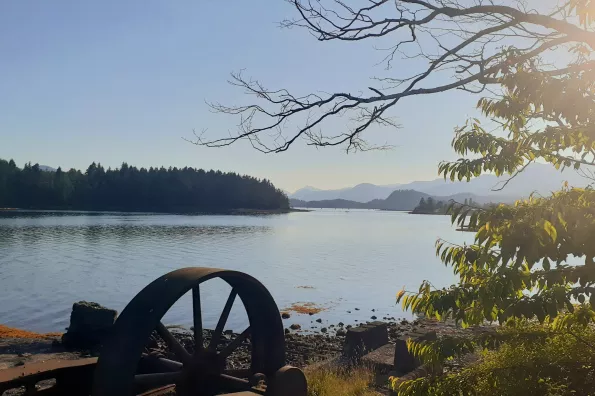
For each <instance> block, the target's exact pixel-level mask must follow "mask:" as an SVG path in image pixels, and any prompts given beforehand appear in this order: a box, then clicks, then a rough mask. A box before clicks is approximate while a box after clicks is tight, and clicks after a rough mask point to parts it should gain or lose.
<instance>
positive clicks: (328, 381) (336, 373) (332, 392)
mask: <svg viewBox="0 0 595 396" xmlns="http://www.w3.org/2000/svg"><path fill="white" fill-rule="evenodd" d="M306 377H307V378H308V396H380V395H381V394H380V393H378V392H376V391H374V389H373V388H372V387H371V386H370V384H373V383H374V373H373V372H372V371H370V370H366V369H363V368H359V369H353V370H340V369H339V370H329V369H315V370H306Z"/></svg>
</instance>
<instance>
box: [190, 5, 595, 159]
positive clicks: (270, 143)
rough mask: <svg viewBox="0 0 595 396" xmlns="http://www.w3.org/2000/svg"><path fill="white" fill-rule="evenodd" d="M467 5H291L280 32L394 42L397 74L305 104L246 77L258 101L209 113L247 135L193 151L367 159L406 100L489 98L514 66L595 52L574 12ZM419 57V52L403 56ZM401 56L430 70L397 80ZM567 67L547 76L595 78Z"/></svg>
mask: <svg viewBox="0 0 595 396" xmlns="http://www.w3.org/2000/svg"><path fill="white" fill-rule="evenodd" d="M463 1H465V0H433V1H429V0H428V1H424V0H395V1H388V0H368V1H366V5H365V6H362V7H354V6H352V5H351V4H348V3H347V2H346V1H343V0H328V1H325V0H287V2H288V3H289V4H291V5H292V6H293V7H294V9H295V10H296V12H297V15H298V16H299V17H298V18H296V19H293V20H285V21H283V22H282V23H281V26H283V27H285V28H303V29H306V30H307V31H309V32H310V33H312V34H314V35H315V36H316V38H317V39H318V40H319V41H332V40H339V41H363V40H372V41H374V40H379V39H381V38H385V37H386V38H392V39H393V40H394V42H395V43H396V44H394V45H393V46H391V47H389V48H386V49H385V51H388V55H386V56H385V57H384V60H383V62H386V65H387V68H386V70H387V72H389V73H391V74H390V75H387V76H380V77H376V78H375V81H376V82H378V83H380V84H381V86H379V87H372V86H371V87H367V91H368V92H371V94H370V95H364V93H363V92H362V93H359V94H352V93H349V92H335V93H330V94H323V93H316V94H314V93H311V94H306V95H301V96H300V95H295V94H293V93H290V92H289V91H288V90H286V89H277V90H269V89H266V88H265V87H264V86H263V84H262V83H260V82H259V81H258V80H253V79H249V78H246V77H244V75H243V73H242V71H240V72H238V73H233V74H232V75H231V80H230V81H229V82H230V84H232V85H234V86H237V87H240V88H241V89H243V90H244V91H245V92H246V93H247V94H248V95H251V96H254V97H255V98H256V100H255V101H254V102H253V103H252V104H248V105H240V106H229V105H224V104H221V103H209V105H210V107H211V109H212V110H213V111H214V112H218V113H224V114H231V115H236V116H238V117H239V123H238V130H237V131H236V133H235V134H233V135H230V136H226V137H222V136H218V137H215V138H208V137H206V135H205V134H200V135H196V136H195V138H196V139H195V140H193V143H195V144H198V145H204V146H207V147H222V146H227V145H230V144H233V143H235V142H236V141H238V140H241V139H248V140H249V141H250V142H251V144H252V145H253V147H255V148H256V149H257V150H260V151H262V152H264V153H272V152H282V151H286V150H288V149H289V147H290V146H291V145H292V144H294V143H295V142H296V141H297V140H298V139H304V140H305V142H306V144H309V145H314V146H318V147H328V146H343V145H345V146H346V150H347V151H348V152H349V151H357V150H367V149H370V148H372V147H373V146H372V145H368V144H367V143H366V141H365V140H364V139H363V137H362V134H363V133H364V132H365V131H366V130H368V129H370V127H372V126H378V127H389V128H395V127H397V124H396V123H395V122H394V121H392V120H391V117H390V115H389V113H390V110H392V109H393V108H394V107H395V106H396V105H397V103H398V102H399V101H400V100H401V99H403V98H406V97H409V96H416V95H428V94H435V93H441V92H447V91H450V90H463V91H466V92H470V93H481V92H484V91H488V92H489V91H490V88H489V87H490V86H495V85H498V84H499V83H500V78H501V76H502V74H503V73H504V72H505V71H507V70H510V69H511V68H514V67H515V65H518V64H522V63H524V62H527V61H533V60H538V59H540V58H541V57H549V58H555V54H556V51H557V50H558V49H559V48H562V47H564V46H567V45H571V44H582V45H587V46H589V47H591V48H595V32H593V31H591V30H590V29H587V28H583V27H581V26H579V25H577V24H575V23H574V21H573V20H572V18H571V17H570V16H569V14H570V12H569V7H570V6H569V5H568V4H566V6H559V7H558V8H556V9H554V10H552V11H551V12H549V13H539V12H537V11H535V10H527V9H526V7H525V6H524V5H523V3H521V2H517V3H515V4H516V5H515V6H510V5H499V4H496V3H495V2H494V1H485V0H468V1H467V2H466V3H471V4H463ZM403 34H404V36H403ZM428 43H433V44H428ZM406 44H409V46H406ZM413 47H415V48H416V49H414V50H413V51H407V52H405V50H404V48H413ZM432 52H435V53H432ZM566 52H567V51H566ZM397 55H400V57H401V59H402V60H403V61H408V60H411V59H424V60H425V61H426V62H427V63H428V66H427V68H426V69H425V70H423V71H419V72H416V73H415V74H414V75H413V76H398V75H395V74H396V73H395V72H393V69H392V68H391V65H392V63H393V62H395V59H396V58H395V57H396V56H397ZM562 63H563V64H562V65H559V64H556V62H553V63H552V65H551V66H550V68H549V69H547V70H544V72H545V73H549V74H550V75H552V76H559V75H564V74H567V73H572V72H576V71H578V69H581V70H583V71H584V70H595V64H594V63H592V62H588V63H581V64H580V65H579V64H572V63H570V62H566V63H564V62H562ZM438 76H442V77H440V79H441V80H442V83H440V84H437V85H429V83H428V82H429V81H434V82H435V81H439V80H440V79H437V77H438ZM343 118H345V121H340V123H341V124H342V125H343V126H341V129H342V130H340V131H337V130H336V128H337V122H336V121H335V122H333V123H332V127H331V126H330V125H331V124H330V120H335V119H343ZM271 132H272V133H271ZM381 148H384V146H381Z"/></svg>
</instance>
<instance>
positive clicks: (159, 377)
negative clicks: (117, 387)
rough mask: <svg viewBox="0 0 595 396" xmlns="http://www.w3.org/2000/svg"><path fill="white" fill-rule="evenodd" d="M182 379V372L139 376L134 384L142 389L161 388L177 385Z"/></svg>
mask: <svg viewBox="0 0 595 396" xmlns="http://www.w3.org/2000/svg"><path fill="white" fill-rule="evenodd" d="M181 378H182V372H181V371H177V372H173V373H153V374H137V375H135V376H134V384H135V385H136V386H140V387H144V388H145V387H146V388H156V387H159V386H164V385H170V384H175V383H176V382H178V381H179V380H180V379H181Z"/></svg>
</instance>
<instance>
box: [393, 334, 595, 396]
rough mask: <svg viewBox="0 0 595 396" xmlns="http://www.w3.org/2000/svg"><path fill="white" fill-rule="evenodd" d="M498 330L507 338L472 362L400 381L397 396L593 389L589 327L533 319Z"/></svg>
mask: <svg viewBox="0 0 595 396" xmlns="http://www.w3.org/2000/svg"><path fill="white" fill-rule="evenodd" d="M503 333H505V335H506V336H507V337H506V341H505V342H504V343H503V344H501V345H500V347H498V348H497V349H496V350H493V351H482V352H479V353H480V354H481V358H480V360H479V361H478V362H477V363H475V364H472V365H471V366H469V367H467V368H464V369H462V370H461V371H459V372H456V373H451V374H447V375H444V376H441V377H435V378H421V379H418V380H414V381H409V382H405V383H403V384H402V385H400V386H399V387H398V389H396V391H397V392H398V394H399V396H410V395H445V396H446V395H476V396H483V395H510V396H516V395H519V396H528V395H547V396H561V395H575V396H581V395H593V394H595V331H594V330H593V328H591V327H588V328H584V327H581V328H575V329H570V330H564V331H556V330H555V329H553V328H552V327H550V326H547V325H535V324H532V325H526V326H523V327H522V328H515V329H506V330H503ZM528 334H530V335H531V336H530V337H528V336H527V335H528ZM536 335H538V336H536Z"/></svg>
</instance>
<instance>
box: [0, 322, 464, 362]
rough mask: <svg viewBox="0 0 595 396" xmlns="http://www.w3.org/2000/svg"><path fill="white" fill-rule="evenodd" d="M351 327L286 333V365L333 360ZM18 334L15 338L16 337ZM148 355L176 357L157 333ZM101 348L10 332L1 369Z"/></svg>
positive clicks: (396, 328)
mask: <svg viewBox="0 0 595 396" xmlns="http://www.w3.org/2000/svg"><path fill="white" fill-rule="evenodd" d="M383 322H384V323H386V325H387V328H388V334H389V342H390V343H394V342H395V341H396V340H397V339H398V338H399V337H400V336H401V335H403V334H405V333H407V332H411V331H415V330H421V329H424V330H426V331H436V333H437V334H439V335H454V334H464V333H465V332H466V330H463V329H460V328H457V327H456V326H455V325H454V324H448V323H443V322H438V321H435V320H430V319H419V320H414V321H408V320H405V319H402V320H389V321H383ZM348 327H351V326H345V325H343V324H342V323H339V324H337V325H330V326H328V327H327V328H322V329H320V330H318V331H319V332H318V333H312V332H310V333H305V332H301V330H297V331H292V330H289V329H288V330H287V331H286V334H285V353H286V357H287V364H290V365H293V366H296V367H300V368H304V367H306V366H308V365H310V364H313V363H316V362H320V361H325V360H329V359H332V358H334V357H336V356H338V355H340V354H341V351H342V349H343V343H344V339H345V334H346V330H347V329H348ZM169 329H170V331H171V332H172V334H174V336H175V337H176V338H177V339H178V340H179V341H180V343H182V344H183V345H184V346H185V347H186V348H188V350H189V351H193V349H194V341H193V337H192V331H191V329H185V328H183V327H179V326H171V327H169ZM15 334H16V336H15ZM211 335H212V330H204V331H203V338H204V342H205V345H206V344H208V342H210V340H211ZM237 336H238V334H236V333H233V332H231V331H229V330H228V331H226V332H225V333H224V334H223V337H222V340H221V343H220V348H224V347H225V346H226V345H227V344H228V343H230V342H231V341H233V340H234V339H235V338H236V337H237ZM250 348H251V344H250V340H249V339H248V340H246V341H244V342H243V343H242V345H241V347H240V348H238V349H237V350H236V351H235V352H234V353H233V354H232V355H231V356H230V358H229V360H228V368H230V369H236V368H246V367H247V366H248V365H249V362H250ZM145 352H146V353H147V354H152V355H156V356H162V357H170V358H172V357H173V355H172V354H171V352H170V351H169V350H168V348H167V347H166V345H165V343H164V341H163V340H161V338H160V337H159V336H158V335H157V334H156V333H154V334H153V336H152V337H151V339H150V340H149V342H148V343H147V346H146V349H145ZM99 353H100V349H78V350H77V349H75V348H67V347H65V345H63V344H62V342H61V341H60V337H59V336H58V335H57V334H51V336H50V335H37V334H36V333H31V332H22V331H11V332H5V333H4V334H3V335H0V363H1V364H0V369H2V368H8V367H14V366H18V365H22V364H24V363H26V362H28V361H32V360H38V358H39V357H40V356H38V355H43V359H44V360H46V359H51V358H52V355H53V354H55V356H56V358H58V357H59V358H62V359H64V358H69V359H76V358H78V357H89V356H98V355H99Z"/></svg>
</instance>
